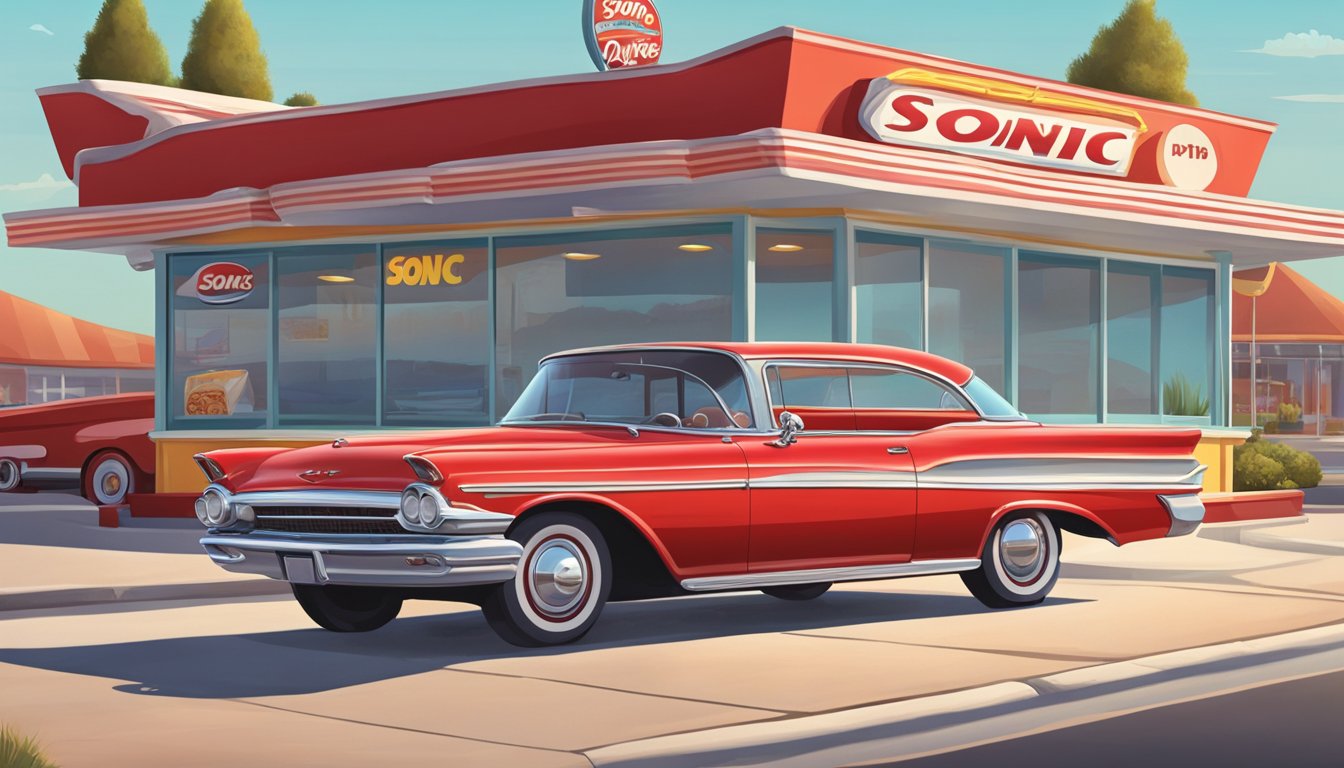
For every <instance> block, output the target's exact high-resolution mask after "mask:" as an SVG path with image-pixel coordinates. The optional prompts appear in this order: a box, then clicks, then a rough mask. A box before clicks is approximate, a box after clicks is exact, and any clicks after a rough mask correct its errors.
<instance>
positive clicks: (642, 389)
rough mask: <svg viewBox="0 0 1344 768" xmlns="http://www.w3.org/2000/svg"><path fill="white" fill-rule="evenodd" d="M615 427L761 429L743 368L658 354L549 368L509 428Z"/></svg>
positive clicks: (709, 356) (714, 359)
mask: <svg viewBox="0 0 1344 768" xmlns="http://www.w3.org/2000/svg"><path fill="white" fill-rule="evenodd" d="M582 421H587V422H607V423H617V424H630V425H656V426H664V427H685V428H690V429H749V428H751V427H752V426H753V421H752V417H751V407H750V405H749V404H748V397H747V387H746V382H745V379H744V378H743V376H742V370H741V367H740V366H739V365H738V364H737V363H736V361H734V360H733V359H732V358H731V357H728V356H727V355H722V354H718V353H710V352H686V351H680V350H656V351H640V352H614V353H604V354H595V355H581V356H580V355H576V356H573V357H562V358H556V359H554V360H551V361H548V362H547V363H545V364H544V365H543V366H542V367H541V370H540V371H538V372H537V375H536V377H535V378H533V379H532V382H531V383H530V384H528V385H527V388H526V389H525V390H523V394H522V396H521V397H519V398H518V402H517V403H515V404H514V406H513V408H511V409H509V413H508V415H507V416H505V417H504V419H503V422H502V423H506V424H507V423H514V424H517V423H547V422H582Z"/></svg>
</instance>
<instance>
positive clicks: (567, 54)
mask: <svg viewBox="0 0 1344 768" xmlns="http://www.w3.org/2000/svg"><path fill="white" fill-rule="evenodd" d="M100 5H101V0H61V2H59V3H55V2H51V1H50V0H4V2H3V3H0V210H4V211H10V210H24V209H31V208H48V207H57V206H64V205H73V204H74V200H75V195H74V190H73V188H71V187H70V186H69V185H68V184H66V183H64V176H63V174H62V173H61V169H60V163H59V161H58V159H57V157H56V152H55V150H54V149H53V148H52V145H51V140H50V137H49V135H48V133H47V128H46V123H45V121H44V120H43V117H42V112H41V109H40V107H39V105H38V102H37V99H36V97H35V96H34V95H33V90H34V89H36V88H39V87H42V86H45V85H54V84H58V83H65V82H70V81H72V80H74V63H75V61H76V60H77V59H78V57H79V53H80V51H81V50H82V46H83V34H84V32H86V31H87V30H88V29H89V27H90V26H91V25H92V24H93V20H94V18H95V17H96V16H97V13H98V8H99V6H100ZM247 5H248V9H249V11H250V12H251V14H252V17H253V21H254V22H255V23H256V26H257V29H258V31H259V32H260V34H261V39H262V45H263V48H264V49H265V52H266V54H267V56H268V57H269V59H270V67H271V80H272V83H273V85H274V86H275V92H276V98H277V99H283V98H284V97H285V96H287V95H288V94H290V93H292V92H294V91H296V90H307V91H312V92H313V93H314V94H316V95H317V97H318V99H319V100H321V101H322V102H323V103H328V104H330V103H338V102H345V101H356V100H360V99H370V98H378V97H384V96H392V95H398V94H407V93H422V92H426V91H436V90H443V89H447V88H455V87H460V86H467V85H478V84H482V83H491V82H498V81H504V80H513V79H517V78H523V77H536V76H542V75H555V74H566V73H573V72H587V71H591V70H592V63H591V62H590V61H589V60H588V56H587V52H586V50H585V49H584V44H583V37H582V34H581V33H580V26H579V10H580V7H581V0H492V1H491V2H467V1H466V0H380V1H379V2H370V1H369V0H321V1H320V2H319V1H318V0H250V2H248V3H247ZM145 6H146V7H147V8H148V10H149V16H150V23H151V24H152V25H153V27H154V29H155V30H156V31H157V32H158V33H159V36H160V37H161V38H163V41H164V44H165V45H166V46H167V48H168V55H169V59H170V60H171V61H172V63H173V65H174V68H176V66H177V65H178V63H180V62H181V60H182V56H183V54H185V53H186V44H187V38H188V35H189V34H190V29H191V20H192V18H193V17H194V16H195V15H196V14H197V13H198V12H199V10H200V3H199V2H195V1H194V0H145ZM1123 6H1124V1H1123V0H1033V1H1031V2H1025V1H1018V0H994V1H991V0H939V2H936V3H927V2H913V1H911V0H906V1H904V2H902V1H900V0H881V1H879V0H827V1H825V2H822V1H819V0H732V2H726V1H725V0H658V8H659V10H660V11H661V12H662V14H663V18H664V25H665V28H666V49H665V53H664V56H663V61H680V60H683V59H687V58H691V57H693V56H697V55H700V54H702V53H705V52H708V51H711V50H713V49H715V48H719V47H722V46H724V45H728V44H730V43H732V42H735V41H737V40H740V39H742V38H744V37H748V36H750V35H753V34H757V33H759V32H763V31H765V30H767V29H770V28H773V27H776V26H780V25H784V24H792V25H795V26H800V27H806V28H808V29H815V30H818V31H822V32H829V33H833V34H838V35H844V36H847V37H854V38H858V39H861V40H868V41H871V42H876V43H882V44H887V45H893V46H898V47H902V48H909V49H912V50H917V51H923V52H927V53H935V54H940V55H944V56H951V57H954V58H959V59H965V60H968V61H974V62H977V63H982V64H988V65H991V66H996V67H1002V68H1004V69H1010V70H1016V71H1019V72H1025V73H1029V74H1034V75H1040V76H1044V77H1051V78H1058V79H1062V78H1063V76H1064V70H1065V68H1066V67H1067V66H1068V63H1069V61H1070V60H1072V59H1073V58H1074V57H1075V56H1077V55H1078V54H1080V53H1082V52H1083V51H1084V50H1086V48H1087V45H1088V43H1089V41H1090V40H1091V38H1092V35H1093V34H1094V33H1095V32H1096V30H1097V28H1098V27H1099V26H1100V25H1102V24H1104V23H1107V22H1109V21H1110V20H1111V19H1113V18H1114V17H1115V16H1116V15H1117V14H1118V13H1119V11H1120V9H1121V8H1122V7H1123ZM1158 11H1159V13H1160V14H1161V15H1163V16H1166V17H1167V18H1169V19H1171V21H1172V23H1173V24H1174V25H1175V28H1176V32H1177V34H1178V35H1179V36H1180V37H1181V39H1182V41H1183V42H1184V43H1185V47H1186V50H1187V51H1188V52H1189V54H1190V73H1189V78H1188V83H1189V86H1190V88H1191V90H1193V91H1194V92H1195V94H1196V95H1197V96H1198V97H1199V98H1200V101H1201V104H1202V105H1203V106H1205V107H1208V108H1211V109H1216V110H1219V111H1223V112H1231V113H1234V114H1241V115H1246V116H1250V117H1257V118H1262V119H1266V120H1272V121H1275V122H1277V123H1279V124H1280V127H1279V130H1278V133H1277V134H1276V135H1275V136H1274V138H1273V139H1271V141H1270V143H1269V150H1268V151H1267V152H1266V154H1265V158H1264V162H1263V163H1262V165H1261V168H1260V173H1259V176H1258V177H1257V179H1256V183H1255V186H1254V188H1253V189H1252V191H1251V195H1252V197H1256V198H1260V199H1266V200H1274V201H1280V202H1288V203H1297V204H1302V205H1311V206H1319V207H1323V208H1333V209H1344V184H1342V183H1340V179H1341V178H1344V131H1342V130H1341V128H1340V125H1341V124H1342V123H1344V12H1342V11H1344V6H1341V3H1340V1H1339V0H1278V1H1277V2H1272V3H1269V2H1264V1H1263V0H1257V1H1256V2H1249V1H1247V0H1159V2H1158ZM35 26H36V27H37V28H36V29H34V27H35ZM1312 30H1316V31H1317V33H1316V35H1315V36H1314V37H1311V36H1309V35H1310V33H1311V31H1312ZM1297 35H1302V36H1303V37H1296V36H1297ZM1267 41H1276V42H1269V43H1268V44H1267ZM1254 51H1269V52H1272V53H1277V54H1292V55H1271V53H1266V52H1254ZM1303 53H1308V54H1318V55H1310V56H1308V55H1300V54H1303ZM1302 96H1307V97H1309V98H1308V99H1305V100H1289V99H1284V98H1283V97H1302ZM48 176H49V177H50V179H48V178H47V177H48ZM1295 268H1297V269H1299V270H1300V271H1301V272H1303V273H1304V274H1306V275H1307V276H1308V277H1309V278H1311V279H1313V280H1315V281H1316V282H1318V283H1319V284H1321V285H1322V286H1323V287H1325V288H1326V289H1327V290H1330V291H1331V292H1333V293H1334V294H1335V295H1337V296H1341V297H1344V259H1330V260H1323V261H1317V262H1306V263H1302V264H1300V265H1295ZM0 290H6V291H9V292H11V293H15V294H18V295H20V296H24V297H26V298H30V299H33V300H34V301H38V302H41V303H43V304H47V305H49V306H52V307H55V308H57V309H60V310H62V311H65V312H69V313H71V314H74V315H76V316H80V317H84V318H87V319H89V320H93V321H95V322H100V323H105V324H108V325H112V326H115V327H121V328H126V329H129V330H135V331H141V332H145V333H150V332H152V328H153V315H154V307H153V295H152V290H153V278H152V276H151V275H150V274H149V273H135V272H132V271H131V269H130V268H129V267H128V266H127V265H126V263H125V261H124V260H122V259H121V258H120V257H116V256H107V255H101V254H71V253H65V252H58V251H45V250H35V249H11V248H8V247H7V246H3V245H0Z"/></svg>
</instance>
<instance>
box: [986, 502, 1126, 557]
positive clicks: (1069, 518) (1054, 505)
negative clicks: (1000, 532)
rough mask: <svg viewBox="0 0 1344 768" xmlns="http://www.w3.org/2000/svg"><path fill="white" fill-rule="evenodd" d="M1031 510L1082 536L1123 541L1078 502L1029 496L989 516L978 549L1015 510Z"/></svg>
mask: <svg viewBox="0 0 1344 768" xmlns="http://www.w3.org/2000/svg"><path fill="white" fill-rule="evenodd" d="M1028 510H1030V511H1039V512H1044V513H1045V514H1046V515H1047V516H1048V517H1049V518H1050V521H1051V522H1053V523H1054V524H1055V526H1056V527H1057V528H1059V529H1061V530H1065V531H1068V532H1069V533H1074V534H1077V535H1079V536H1086V537H1088V538H1093V539H1106V540H1108V541H1110V542H1111V543H1112V544H1115V545H1116V546H1119V543H1120V542H1119V539H1118V537H1117V535H1116V532H1115V530H1114V529H1113V528H1111V527H1110V526H1109V525H1107V524H1106V523H1105V522H1103V521H1102V519H1101V518H1100V517H1098V516H1097V515H1096V514H1094V513H1092V512H1091V511H1089V510H1087V509H1084V508H1083V507H1080V506H1078V505H1077V504H1070V503H1068V502H1065V501H1059V500H1056V499H1027V500H1024V501H1015V502H1013V503H1011V504H1004V505H1003V506H1001V507H999V508H998V509H996V510H994V514H993V515H991V516H990V518H989V523H988V524H987V525H986V526H985V530H984V532H983V533H982V534H981V536H980V549H979V550H978V551H980V552H983V551H984V549H985V542H986V541H988V540H989V534H990V531H993V530H994V526H995V525H998V523H999V521H1000V520H1002V519H1003V518H1004V517H1005V516H1007V515H1011V514H1012V513H1014V512H1024V511H1028Z"/></svg>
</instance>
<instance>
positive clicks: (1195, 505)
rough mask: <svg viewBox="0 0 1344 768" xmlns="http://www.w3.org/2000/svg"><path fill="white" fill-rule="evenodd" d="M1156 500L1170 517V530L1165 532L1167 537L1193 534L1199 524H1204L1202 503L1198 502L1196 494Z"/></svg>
mask: <svg viewBox="0 0 1344 768" xmlns="http://www.w3.org/2000/svg"><path fill="white" fill-rule="evenodd" d="M1157 500H1158V501H1160V502H1162V506H1164V507H1166V508H1167V514H1168V515H1170V516H1171V528H1170V530H1168V531H1167V536H1184V535H1186V534H1188V533H1194V531H1195V529H1196V528H1198V527H1199V524H1200V523H1202V522H1204V502H1203V501H1201V500H1200V498H1199V494H1198V493H1189V494H1181V495H1180V496H1158V497H1157Z"/></svg>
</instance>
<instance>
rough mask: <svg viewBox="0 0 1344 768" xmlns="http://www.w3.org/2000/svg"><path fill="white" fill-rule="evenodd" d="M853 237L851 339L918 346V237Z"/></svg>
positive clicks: (920, 334)
mask: <svg viewBox="0 0 1344 768" xmlns="http://www.w3.org/2000/svg"><path fill="white" fill-rule="evenodd" d="M855 240H856V242H855V248H856V250H855V253H854V298H855V305H856V306H855V309H856V314H857V316H858V328H857V331H856V335H855V338H854V340H855V341H858V342H863V343H872V344H890V345H892V346H896V347H910V348H911V349H923V348H924V284H923V280H924V274H923V273H924V264H923V261H924V255H923V247H924V244H923V241H921V240H919V239H917V238H909V237H897V236H895V235H886V234H881V233H877V232H858V233H857V234H856V236H855Z"/></svg>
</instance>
